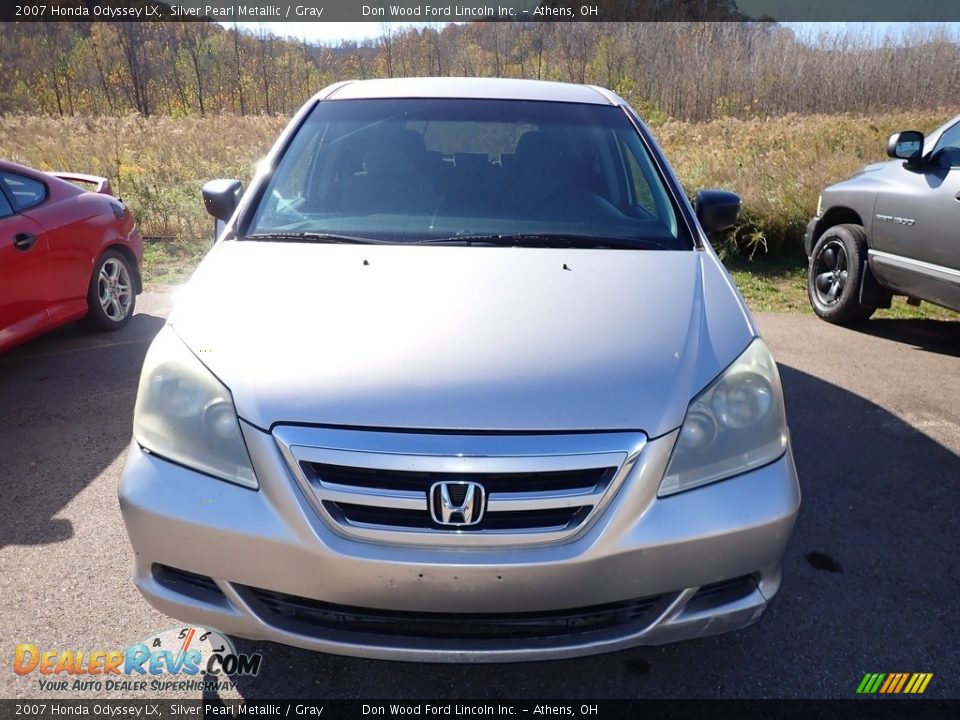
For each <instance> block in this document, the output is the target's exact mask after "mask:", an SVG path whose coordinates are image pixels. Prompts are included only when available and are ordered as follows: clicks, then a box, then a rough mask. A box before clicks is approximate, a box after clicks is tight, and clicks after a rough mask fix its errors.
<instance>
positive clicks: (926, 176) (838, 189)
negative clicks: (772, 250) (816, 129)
mask: <svg viewBox="0 0 960 720" xmlns="http://www.w3.org/2000/svg"><path fill="white" fill-rule="evenodd" d="M887 154H888V155H889V156H890V157H892V158H895V160H893V161H888V162H883V163H876V164H874V165H868V166H867V167H865V168H863V169H862V170H860V171H859V172H858V173H857V174H856V175H854V176H853V177H852V178H850V179H849V180H844V181H843V182H839V183H837V184H836V185H831V186H830V187H828V188H827V189H826V190H824V191H823V194H822V195H821V196H820V201H819V203H818V204H817V214H816V217H814V218H813V219H812V220H811V221H810V223H809V224H808V225H807V231H806V234H805V235H804V239H803V246H804V250H805V251H806V253H807V257H808V258H809V259H810V264H809V270H808V273H807V291H808V294H809V295H810V304H811V305H812V306H813V310H814V312H816V313H817V315H819V316H820V317H821V318H823V319H824V320H827V321H829V322H833V323H838V324H842V325H848V324H853V323H856V322H860V321H862V320H866V319H867V318H869V317H870V316H871V315H872V314H873V312H874V310H876V309H877V308H881V307H884V308H888V307H890V302H891V300H892V298H893V296H894V295H906V296H907V297H908V298H910V300H911V301H914V302H919V301H920V300H926V301H928V302H932V303H935V304H937V305H942V306H944V307H947V308H950V309H952V310H958V311H960V232H958V223H960V115H958V116H957V117H955V118H953V119H952V120H951V121H950V122H948V123H946V124H945V125H943V126H942V127H940V128H938V129H937V130H935V131H934V132H933V133H932V134H931V135H929V136H927V137H924V135H923V133H921V132H917V131H915V130H908V131H905V132H900V133H897V134H895V135H893V136H892V137H891V138H890V142H889V144H888V146H887Z"/></svg>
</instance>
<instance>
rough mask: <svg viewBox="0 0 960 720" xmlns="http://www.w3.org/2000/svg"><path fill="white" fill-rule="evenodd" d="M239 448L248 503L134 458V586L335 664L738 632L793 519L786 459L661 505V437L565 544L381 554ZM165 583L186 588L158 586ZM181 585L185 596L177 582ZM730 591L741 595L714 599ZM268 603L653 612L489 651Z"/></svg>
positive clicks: (125, 498) (128, 471) (756, 609)
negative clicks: (627, 604) (250, 479)
mask: <svg viewBox="0 0 960 720" xmlns="http://www.w3.org/2000/svg"><path fill="white" fill-rule="evenodd" d="M244 435H245V438H246V440H247V444H248V448H249V450H250V454H251V458H252V460H253V464H254V467H255V469H256V472H257V476H258V478H259V480H260V485H261V488H260V490H259V491H252V490H248V489H245V488H241V487H238V486H234V485H231V484H229V483H225V482H221V481H219V480H215V479H212V478H209V477H207V476H205V475H202V474H199V473H196V472H194V471H191V470H189V469H186V468H183V467H180V466H178V465H174V464H172V463H169V462H167V461H165V460H162V459H160V458H157V457H155V456H152V455H149V454H147V453H144V452H143V451H142V450H141V449H140V448H139V447H138V446H137V445H136V444H135V443H134V444H133V445H132V446H131V448H130V451H129V454H128V457H127V462H126V466H125V468H124V472H123V477H122V480H121V484H120V505H121V508H122V511H123V516H124V520H125V522H126V526H127V531H128V533H129V536H130V539H131V542H132V544H133V547H134V550H135V553H136V561H135V570H134V579H135V582H136V585H137V587H138V588H139V589H140V591H141V593H142V594H143V595H144V597H145V598H146V599H147V600H148V601H149V602H150V603H151V604H152V605H153V606H154V607H156V608H158V609H159V610H161V611H162V612H165V613H167V614H169V615H171V616H174V617H177V618H179V619H181V620H184V621H188V622H193V623H196V624H200V625H204V626H208V627H212V628H216V629H217V630H220V631H221V632H224V633H226V634H228V635H235V636H240V637H246V638H251V639H259V640H270V641H274V642H279V643H285V644H289V645H296V646H299V647H303V648H308V649H313V650H318V651H323V652H329V653H337V654H345V655H355V656H362V657H371V658H382V659H398V660H418V661H447V662H478V661H479V662H483V661H486V662H493V661H497V662H501V661H522V660H539V659H546V658H564V657H574V656H579V655H589V654H594V653H601V652H609V651H613V650H619V649H622V648H626V647H631V646H635V645H656V644H662V643H668V642H673V641H677V640H684V639H690V638H696V637H702V636H706V635H712V634H716V633H721V632H726V631H729V630H735V629H738V628H741V627H744V626H746V625H749V624H751V623H752V622H754V621H755V620H756V619H757V618H758V617H759V616H760V614H761V613H762V612H763V611H764V609H765V608H766V605H767V603H768V602H769V600H770V598H771V597H772V596H773V595H774V594H775V593H776V592H777V590H778V588H779V585H780V561H781V558H782V555H783V552H784V548H785V546H786V543H787V540H788V539H789V536H790V533H791V530H792V528H793V524H794V519H795V517H796V513H797V510H798V507H799V503H800V492H799V486H798V482H797V475H796V470H795V467H794V464H793V458H792V456H791V453H790V451H789V449H788V451H787V453H786V454H785V455H784V456H783V457H782V458H781V459H780V460H778V461H776V462H774V463H772V464H770V465H767V466H765V467H763V468H760V469H758V470H756V471H753V472H750V473H747V474H744V475H741V476H738V477H735V478H731V479H729V480H725V481H723V482H719V483H715V484H712V485H708V486H705V487H702V488H697V489H695V490H691V491H688V492H685V493H682V494H679V495H675V496H671V497H667V498H663V499H659V498H657V497H656V491H657V488H658V486H659V483H660V479H661V478H662V476H663V472H664V470H665V467H666V464H667V462H668V460H669V457H670V453H671V450H672V447H673V444H674V441H675V437H676V434H675V433H672V434H670V435H668V436H665V437H662V438H658V439H656V440H652V441H649V442H647V444H646V446H645V447H644V449H643V451H642V453H641V455H640V458H639V460H638V461H637V463H636V465H635V466H634V467H633V469H632V470H631V472H630V474H629V476H628V477H627V478H626V480H625V481H624V483H623V485H622V486H621V487H620V488H619V490H618V491H617V493H616V495H615V497H613V499H612V500H611V502H610V503H609V505H608V506H607V507H606V508H605V509H604V511H603V513H602V515H601V516H600V517H599V519H598V520H597V521H596V522H595V523H593V524H592V525H591V526H590V527H589V528H587V529H586V530H585V532H584V533H583V534H581V535H579V536H577V537H575V538H574V539H572V540H570V541H568V542H562V543H556V544H547V545H533V546H528V547H522V548H520V547H512V548H511V547H506V548H497V547H493V548H463V549H461V548H442V549H436V548H431V547H423V546H419V547H418V546H403V545H394V544H389V545H388V544H378V543H371V542H363V541H358V540H356V539H351V538H348V537H344V536H342V535H341V534H338V533H336V532H334V531H333V530H332V529H331V528H330V527H328V526H327V525H326V524H325V523H324V522H322V521H321V520H320V518H319V516H318V514H317V512H316V511H315V510H314V508H313V507H311V505H310V504H309V502H308V500H307V498H306V497H305V496H304V494H303V492H302V490H301V488H300V487H299V486H298V485H297V482H296V481H295V479H294V478H293V477H292V475H291V473H290V471H289V469H288V466H287V465H286V464H285V462H284V460H283V458H282V456H281V452H280V450H279V448H278V446H277V444H276V442H275V441H274V438H273V437H272V436H271V435H269V434H267V433H263V432H261V431H259V430H256V429H253V428H251V427H250V426H246V425H244ZM171 568H172V569H175V570H177V571H186V573H187V575H181V576H179V577H176V576H175V577H174V580H173V581H171V575H170V569H171ZM189 574H193V576H198V577H199V580H198V583H195V584H191V582H189V581H188V582H183V578H184V577H187V579H188V580H189V577H190V575H189ZM733 579H739V581H740V582H738V583H733V584H729V583H728V584H727V585H723V583H724V581H730V580H733ZM205 584H206V587H204V585H205ZM705 586H708V587H706V588H705ZM271 593H282V594H283V595H284V596H285V597H289V598H293V599H294V600H296V601H297V602H299V603H300V605H304V604H309V603H312V602H314V601H320V602H321V603H322V604H323V607H324V609H325V612H326V611H328V610H331V609H332V611H333V615H335V616H337V617H341V616H343V617H346V616H347V615H349V616H350V619H351V620H355V619H356V616H357V614H361V615H362V614H363V612H364V611H365V609H375V612H379V613H383V612H386V613H391V612H392V613H397V614H400V615H403V616H408V617H409V616H416V615H420V616H423V617H436V618H440V619H443V620H444V621H445V622H448V623H449V622H450V620H451V619H453V620H454V621H457V620H458V619H462V620H463V622H470V618H474V619H476V618H477V617H480V616H482V617H498V616H502V617H504V618H509V617H515V616H516V615H517V614H521V615H523V614H525V613H532V612H537V613H551V612H553V613H556V614H558V615H559V616H563V615H564V613H565V612H566V611H567V610H569V609H578V608H579V609H584V608H587V609H591V610H590V612H586V613H580V615H579V616H578V617H584V616H592V615H596V613H594V612H593V611H592V609H594V608H599V607H600V606H606V605H607V604H611V603H621V602H622V601H628V600H635V599H649V602H648V603H646V604H643V603H641V605H642V607H643V608H644V611H643V612H642V613H639V614H638V615H636V616H632V617H630V618H629V619H628V620H625V621H622V622H616V623H610V624H607V625H606V626H603V627H596V629H594V626H591V628H588V629H586V630H584V629H582V626H581V627H580V628H577V629H574V628H573V627H570V628H569V629H567V630H562V631H558V632H554V633H548V634H546V635H544V636H538V637H510V636H509V635H507V636H504V637H498V638H496V639H490V638H484V637H449V636H439V637H438V636H437V635H436V634H433V635H431V636H429V637H428V636H413V635H410V634H404V633H402V632H401V633H398V632H396V630H394V631H393V632H387V633H379V632H371V631H370V630H369V627H370V625H369V624H366V625H363V624H362V623H361V624H360V625H358V624H357V623H353V624H352V625H351V624H350V623H344V624H343V626H342V627H332V626H331V625H330V623H329V622H326V623H322V624H319V625H311V624H310V622H309V621H307V620H304V619H303V618H302V617H300V618H299V619H297V618H293V619H291V617H285V616H283V615H282V614H277V613H276V612H274V609H275V608H271V607H268V604H265V603H264V602H263V598H264V595H265V594H266V595H270V594H271ZM597 612H599V610H598V611H597ZM325 617H327V618H329V617H330V613H327V615H325ZM358 627H361V629H360V630H357V628H358Z"/></svg>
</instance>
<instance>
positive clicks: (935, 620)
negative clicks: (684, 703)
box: [0, 293, 960, 699]
mask: <svg viewBox="0 0 960 720" xmlns="http://www.w3.org/2000/svg"><path fill="white" fill-rule="evenodd" d="M171 302H172V299H171V295H169V294H165V293H147V294H145V295H143V296H141V297H140V298H139V302H138V312H137V315H136V316H134V318H133V319H132V321H131V323H130V324H129V325H128V326H127V327H126V328H124V329H123V330H122V331H120V332H118V333H114V334H110V335H91V334H88V333H86V332H84V331H83V330H81V329H80V328H79V327H76V326H70V327H67V328H63V329H61V330H59V331H57V332H54V333H52V334H50V335H48V336H46V337H43V338H40V339H38V340H35V341H33V342H30V343H28V344H26V345H24V346H21V347H19V348H17V349H15V350H13V351H11V352H8V353H6V354H4V355H0V497H2V502H0V597H2V598H3V611H2V613H0V639H2V642H0V658H3V662H2V663H0V697H8V698H9V697H94V696H96V695H95V694H91V693H89V692H84V691H81V690H70V689H68V690H66V691H63V692H53V691H48V690H43V689H41V688H40V686H39V684H38V678H39V677H40V676H39V675H38V673H36V672H34V673H32V674H30V675H27V676H22V677H21V676H18V675H16V674H15V673H14V672H13V669H12V666H13V657H14V648H15V647H16V645H17V644H19V643H33V644H35V645H37V646H38V647H39V648H40V649H41V650H55V651H58V652H62V651H64V650H71V651H83V652H84V653H89V652H93V651H106V650H114V649H121V648H125V647H127V646H129V645H130V644H132V643H135V642H138V641H140V640H141V639H143V638H145V637H148V636H152V634H154V633H156V632H157V631H159V630H162V629H165V628H169V627H171V626H174V625H176V624H177V622H176V621H175V620H173V619H171V618H168V617H166V616H164V615H162V614H161V613H159V612H157V611H156V610H154V609H153V608H151V607H150V606H149V605H147V603H146V602H144V601H143V600H142V599H141V598H140V596H139V594H138V593H137V591H136V590H135V589H134V587H133V585H132V583H131V581H130V568H131V562H132V550H131V548H130V546H129V544H128V542H127V538H126V534H125V532H124V529H123V523H122V520H121V518H120V512H119V508H118V505H117V498H116V487H117V481H118V478H119V474H120V470H121V467H122V464H123V456H124V450H125V448H126V445H127V444H128V442H129V441H130V432H131V417H132V412H133V403H134V398H135V395H136V387H137V380H138V376H139V372H140V366H141V363H142V361H143V356H144V353H145V352H146V349H147V346H148V344H149V342H150V340H151V338H152V337H153V336H154V335H155V334H156V332H157V331H158V330H159V329H160V327H161V326H162V324H163V318H164V317H165V316H166V314H167V312H168V311H169V308H170V305H171ZM757 320H758V323H759V325H760V328H761V331H762V332H763V334H764V337H765V338H766V340H767V342H768V344H769V345H770V347H771V348H772V350H773V353H774V356H775V357H776V358H777V360H778V362H779V364H780V368H781V374H782V378H783V384H784V390H785V394H786V402H787V416H788V419H789V423H790V428H791V434H792V439H793V447H794V454H795V456H796V461H797V466H798V469H799V472H800V480H801V486H802V491H803V506H802V508H801V511H800V516H799V519H798V521H797V527H796V531H795V533H794V536H793V539H792V541H791V543H790V546H789V548H788V550H787V554H786V559H785V568H784V572H785V580H784V585H783V588H782V590H781V592H780V594H779V595H778V597H777V598H776V599H775V601H774V602H773V604H772V605H771V607H770V609H769V610H768V612H767V613H766V614H765V615H764V617H763V618H762V619H761V620H760V622H759V623H758V624H756V625H754V626H752V627H750V628H748V629H746V630H743V631H740V632H737V633H733V634H728V635H722V636H718V637H713V638H707V639H703V640H697V641H691V642H686V643H680V644H676V645H670V646H665V647H652V648H636V649H633V650H629V651H624V652H620V653H616V654H611V655H604V656H598V657H590V658H583V659H577V660H567V661H556V662H544V663H525V664H516V665H469V666H447V665H413V664H401V663H392V662H380V661H371V660H358V659H354V658H343V657H336V656H330V655H321V654H316V653H310V652H306V651H302V650H298V649H294V648H289V647H283V646H279V645H272V644H265V643H253V642H250V641H239V642H238V647H239V649H240V650H243V651H247V652H260V653H262V654H263V664H262V671H261V672H260V674H259V675H258V676H256V677H252V678H242V677H237V678H234V679H233V680H234V681H235V687H234V688H232V689H230V690H226V691H222V694H223V696H224V697H232V696H238V695H241V696H245V697H284V698H295V697H320V698H338V697H339V698H354V699H375V698H401V697H409V698H443V697H450V698H491V699H495V698H527V699H548V698H584V699H587V698H590V699H601V698H653V697H665V698H667V697H701V698H712V697H726V698H748V697H853V696H854V692H855V690H856V688H857V685H858V684H859V682H860V680H861V679H862V678H863V676H864V674H865V673H867V672H884V673H891V672H929V673H933V679H932V681H931V682H930V684H929V686H928V688H927V691H926V696H927V697H958V696H960V624H958V623H957V621H956V619H957V617H958V614H960V574H958V567H957V565H958V562H957V559H956V558H957V556H956V548H955V546H956V543H957V539H958V538H960V512H958V507H960V321H917V320H874V321H871V322H870V323H868V324H867V325H866V326H865V328H864V329H861V330H848V329H843V328H838V327H834V326H831V325H828V324H826V323H824V322H822V321H819V320H817V319H816V318H814V317H812V316H806V315H785V314H760V315H758V316H757ZM61 677H64V676H61ZM69 679H70V681H71V682H72V680H73V678H69ZM137 695H143V696H145V697H149V696H155V695H156V693H150V692H147V693H136V692H112V693H110V694H106V693H103V694H102V696H107V697H118V698H119V697H134V696H137ZM177 695H179V696H181V697H200V694H199V693H198V692H184V693H169V694H166V695H165V696H169V697H173V696H177Z"/></svg>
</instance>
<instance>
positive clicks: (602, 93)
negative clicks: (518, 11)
mask: <svg viewBox="0 0 960 720" xmlns="http://www.w3.org/2000/svg"><path fill="white" fill-rule="evenodd" d="M371 98H471V99H473V98H478V99H492V100H546V101H552V102H571V103H588V104H591V105H617V104H619V102H618V101H619V98H618V97H617V96H616V95H614V94H613V93H611V92H609V91H608V90H604V89H603V88H598V87H594V86H591V85H574V84H571V83H561V82H547V81H543V80H517V79H512V78H456V77H428V78H391V79H387V80H351V81H347V82H344V83H339V84H337V85H331V86H330V87H328V88H326V89H325V90H323V91H322V92H320V93H319V94H318V95H317V99H318V100H324V99H325V100H359V99H371Z"/></svg>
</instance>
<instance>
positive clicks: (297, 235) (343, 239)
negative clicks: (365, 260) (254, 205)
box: [237, 232, 396, 245]
mask: <svg viewBox="0 0 960 720" xmlns="http://www.w3.org/2000/svg"><path fill="white" fill-rule="evenodd" d="M237 239H238V240H270V241H276V242H304V243H310V242H320V243H350V244H355V245H395V244H396V243H393V242H390V241H389V240H377V239H376V238H369V237H360V236H357V235H340V234H338V233H327V232H265V233H254V234H253V235H243V236H242V237H239V238H237Z"/></svg>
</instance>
